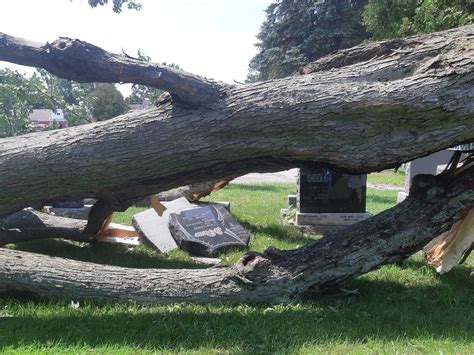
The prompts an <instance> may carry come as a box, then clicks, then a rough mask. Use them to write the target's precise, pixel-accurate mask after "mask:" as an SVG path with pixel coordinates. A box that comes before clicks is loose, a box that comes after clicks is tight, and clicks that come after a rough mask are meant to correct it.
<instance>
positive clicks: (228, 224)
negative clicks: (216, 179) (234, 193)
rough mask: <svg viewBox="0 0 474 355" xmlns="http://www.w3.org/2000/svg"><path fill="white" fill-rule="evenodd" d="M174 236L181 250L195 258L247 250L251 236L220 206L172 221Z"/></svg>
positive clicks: (173, 215)
mask: <svg viewBox="0 0 474 355" xmlns="http://www.w3.org/2000/svg"><path fill="white" fill-rule="evenodd" d="M169 228H170V232H171V235H172V236H173V238H174V239H175V240H176V243H178V245H179V246H180V248H181V249H183V250H187V251H189V252H190V253H191V254H194V255H201V256H214V255H215V254H216V252H217V251H220V250H222V249H225V248H228V247H246V246H247V244H248V242H249V236H248V234H247V232H246V231H245V230H244V229H243V228H242V226H241V225H240V224H239V223H238V222H237V221H236V220H235V219H234V217H233V216H232V215H231V214H230V213H229V211H227V209H226V208H225V207H223V206H221V205H218V204H215V205H210V206H206V207H199V208H195V209H192V210H188V211H183V212H181V213H171V214H170V217H169Z"/></svg>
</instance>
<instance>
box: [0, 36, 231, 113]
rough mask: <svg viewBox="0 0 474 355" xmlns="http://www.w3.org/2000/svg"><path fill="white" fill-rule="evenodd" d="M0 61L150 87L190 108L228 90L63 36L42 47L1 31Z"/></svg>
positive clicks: (78, 78)
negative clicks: (173, 97)
mask: <svg viewBox="0 0 474 355" xmlns="http://www.w3.org/2000/svg"><path fill="white" fill-rule="evenodd" d="M0 60H4V61H7V62H12V63H16V64H21V65H27V66H32V67H38V68H44V69H46V70H48V71H49V72H51V73H53V74H56V75H58V76H60V77H62V78H65V79H71V80H76V81H80V82H107V83H119V82H121V83H134V84H143V85H148V86H153V87H157V88H159V89H163V90H166V91H168V92H170V93H172V94H174V96H175V97H177V98H178V99H179V100H180V101H182V102H184V103H187V104H190V105H204V106H205V105H206V104H211V103H213V102H214V101H216V100H219V99H221V98H223V97H224V96H225V90H226V88H227V86H225V85H224V84H219V83H216V82H214V81H211V80H208V79H205V78H201V77H199V76H197V75H194V74H190V73H187V72H185V71H182V70H178V69H175V68H171V67H168V66H166V65H160V64H155V63H147V62H144V61H141V60H138V59H134V58H131V57H128V56H123V55H119V54H114V53H110V52H107V51H105V50H103V49H102V48H99V47H97V46H94V45H93V44H90V43H87V42H84V41H80V40H78V39H71V38H66V37H61V38H59V39H57V40H56V41H54V42H52V43H46V44H44V45H43V44H41V43H35V42H31V41H27V40H25V39H23V38H17V37H13V36H9V35H7V34H5V33H1V32H0Z"/></svg>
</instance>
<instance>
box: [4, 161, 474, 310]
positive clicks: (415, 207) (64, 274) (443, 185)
mask: <svg viewBox="0 0 474 355" xmlns="http://www.w3.org/2000/svg"><path fill="white" fill-rule="evenodd" d="M473 178H474V167H473V168H470V169H468V170H465V171H464V172H463V173H461V174H459V175H457V176H455V177H452V176H447V175H441V176H438V177H433V176H431V175H419V176H418V177H416V178H415V181H414V183H413V187H412V188H413V191H412V193H411V194H410V196H409V197H408V198H407V199H406V200H405V201H404V202H403V203H401V204H399V205H397V206H395V207H394V208H392V209H390V210H388V211H385V212H383V213H381V214H379V215H376V216H374V217H373V218H371V219H370V220H368V221H365V222H361V223H358V224H356V225H353V226H351V227H349V228H347V229H344V230H340V231H337V232H334V233H332V234H330V235H327V236H325V237H323V238H322V239H320V240H317V241H314V242H312V243H309V244H308V245H306V246H304V247H302V248H299V249H295V250H289V251H279V250H275V249H269V250H267V251H266V252H264V253H263V254H257V253H253V254H249V255H246V256H244V257H243V258H242V259H241V260H240V261H239V262H238V263H237V264H235V265H233V266H231V267H226V268H209V269H204V270H182V269H180V270H157V269H126V268H119V267H112V266H102V265H95V264H91V263H84V262H78V261H73V260H65V259H61V258H54V257H48V256H44V255H36V254H31V253H26V252H20V251H15V250H8V249H0V258H1V260H2V262H1V263H0V292H28V293H32V294H35V295H37V296H40V297H46V298H63V299H67V300H70V299H86V298H94V299H102V300H133V301H139V302H155V303H170V302H184V301H185V302H291V301H299V300H301V299H304V298H306V297H309V296H311V295H312V294H314V293H316V292H318V291H321V290H324V289H327V288H328V287H331V286H332V285H336V284H338V283H340V282H341V281H343V280H345V279H347V278H348V277H351V276H355V275H359V274H363V273H366V272H368V271H370V270H373V269H375V268H377V267H379V266H381V265H383V264H386V263H392V262H396V261H399V260H402V259H404V258H405V257H407V256H408V255H410V254H411V253H413V252H414V251H417V250H419V249H420V248H421V247H422V246H423V245H425V244H426V243H427V242H429V241H430V240H431V239H432V238H433V237H434V236H436V235H439V234H440V233H443V232H444V231H446V230H448V229H449V228H450V227H451V225H452V224H453V223H454V222H455V221H456V220H459V219H460V218H462V217H463V215H464V214H465V213H466V212H467V211H468V210H469V209H470V208H472V207H474V184H473V181H474V179H473ZM415 212H416V213H415Z"/></svg>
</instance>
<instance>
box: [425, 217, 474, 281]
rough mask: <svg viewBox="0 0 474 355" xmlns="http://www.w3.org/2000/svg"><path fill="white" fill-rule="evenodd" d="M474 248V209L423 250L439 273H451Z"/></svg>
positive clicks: (427, 259) (426, 257)
mask: <svg viewBox="0 0 474 355" xmlns="http://www.w3.org/2000/svg"><path fill="white" fill-rule="evenodd" d="M473 246H474V208H471V209H470V210H469V211H468V213H467V214H466V216H464V218H462V219H460V220H459V221H457V222H456V223H454V224H453V225H452V227H451V229H450V230H448V231H446V232H444V233H442V234H440V235H439V236H438V237H436V238H435V239H433V240H432V241H431V242H430V243H428V244H427V245H426V246H425V247H424V248H423V254H424V257H425V259H426V261H427V262H428V263H429V264H430V265H432V266H433V267H434V268H435V269H436V271H437V272H439V273H440V274H444V273H446V272H448V271H450V270H451V269H452V268H453V267H454V266H455V265H456V264H458V263H459V262H460V261H461V260H463V259H466V258H467V256H468V255H467V254H468V253H469V252H470V250H471V249H472V248H473Z"/></svg>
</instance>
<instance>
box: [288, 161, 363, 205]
mask: <svg viewBox="0 0 474 355" xmlns="http://www.w3.org/2000/svg"><path fill="white" fill-rule="evenodd" d="M299 179H300V181H299V187H298V199H297V200H298V211H299V212H301V213H343V212H345V213H365V212H366V202H365V200H366V189H367V187H366V186H367V176H366V175H345V174H340V173H336V172H334V171H331V170H329V169H309V168H301V169H300V177H299Z"/></svg>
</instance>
